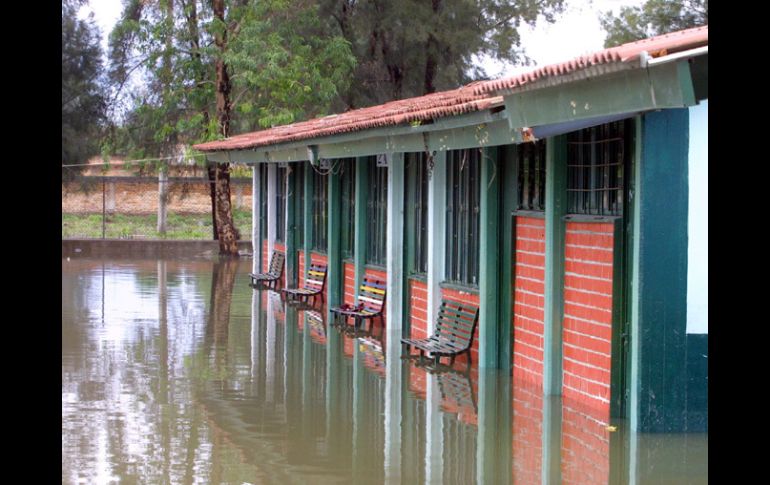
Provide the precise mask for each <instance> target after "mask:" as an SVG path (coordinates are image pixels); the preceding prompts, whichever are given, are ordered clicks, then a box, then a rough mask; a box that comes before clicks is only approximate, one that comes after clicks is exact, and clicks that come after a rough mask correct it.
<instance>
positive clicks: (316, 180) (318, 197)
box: [311, 170, 329, 252]
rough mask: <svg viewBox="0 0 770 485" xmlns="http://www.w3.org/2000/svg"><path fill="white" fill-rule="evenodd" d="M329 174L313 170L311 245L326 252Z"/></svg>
mask: <svg viewBox="0 0 770 485" xmlns="http://www.w3.org/2000/svg"><path fill="white" fill-rule="evenodd" d="M326 177H327V176H326V175H322V174H320V173H319V172H317V171H315V170H313V215H312V217H313V241H312V244H311V247H312V248H313V249H315V250H317V251H323V252H326V240H327V230H326V227H327V223H328V213H329V203H328V197H327V194H328V192H329V184H328V182H327V178H326Z"/></svg>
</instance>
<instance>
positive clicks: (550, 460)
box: [540, 395, 562, 485]
mask: <svg viewBox="0 0 770 485" xmlns="http://www.w3.org/2000/svg"><path fill="white" fill-rule="evenodd" d="M561 409H562V406H561V396H560V395H553V396H549V395H546V396H545V397H544V398H543V436H542V439H543V441H542V448H541V449H542V450H543V451H542V453H543V455H542V461H541V465H540V466H541V468H540V473H541V475H540V483H542V484H543V485H561V458H562V456H561Z"/></svg>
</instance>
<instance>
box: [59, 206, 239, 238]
mask: <svg viewBox="0 0 770 485" xmlns="http://www.w3.org/2000/svg"><path fill="white" fill-rule="evenodd" d="M233 219H234V221H235V226H236V227H237V228H238V231H239V232H240V235H241V239H243V240H247V239H251V211H245V210H238V209H236V210H234V211H233ZM61 220H62V224H61V226H62V238H101V237H102V215H101V214H62V218H61ZM166 221H167V223H166V234H165V235H161V234H159V233H158V232H157V231H156V229H157V226H158V216H157V214H151V215H127V214H112V215H109V214H108V215H107V219H106V221H105V237H106V238H115V239H204V240H211V239H213V238H212V223H211V214H168V217H167V219H166Z"/></svg>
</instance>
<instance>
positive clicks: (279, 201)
mask: <svg viewBox="0 0 770 485" xmlns="http://www.w3.org/2000/svg"><path fill="white" fill-rule="evenodd" d="M286 173H287V171H286V168H285V167H276V170H275V240H276V241H279V242H284V241H286Z"/></svg>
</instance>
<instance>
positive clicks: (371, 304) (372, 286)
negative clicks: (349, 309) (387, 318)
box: [358, 276, 387, 313]
mask: <svg viewBox="0 0 770 485" xmlns="http://www.w3.org/2000/svg"><path fill="white" fill-rule="evenodd" d="M386 288H387V286H386V284H385V283H384V282H382V281H380V280H376V279H374V278H369V277H366V276H365V277H364V282H363V283H362V284H361V288H360V289H359V290H358V304H359V305H363V306H364V308H365V309H367V310H369V311H370V312H374V313H382V308H383V307H384V306H385V294H386V291H385V290H386Z"/></svg>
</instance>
